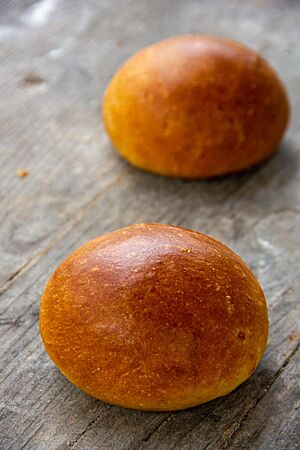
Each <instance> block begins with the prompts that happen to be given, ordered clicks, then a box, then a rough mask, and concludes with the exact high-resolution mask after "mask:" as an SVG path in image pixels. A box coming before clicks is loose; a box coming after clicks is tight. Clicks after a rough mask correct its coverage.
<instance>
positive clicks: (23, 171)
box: [17, 169, 29, 178]
mask: <svg viewBox="0 0 300 450" xmlns="http://www.w3.org/2000/svg"><path fill="white" fill-rule="evenodd" d="M17 175H18V177H20V178H25V177H27V176H28V175H29V172H28V170H26V169H18V170H17Z"/></svg>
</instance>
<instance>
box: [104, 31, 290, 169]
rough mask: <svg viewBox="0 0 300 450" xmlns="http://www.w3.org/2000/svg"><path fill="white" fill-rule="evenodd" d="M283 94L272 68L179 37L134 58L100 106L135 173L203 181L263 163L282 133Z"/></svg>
mask: <svg viewBox="0 0 300 450" xmlns="http://www.w3.org/2000/svg"><path fill="white" fill-rule="evenodd" d="M288 115H289V105H288V100H287V95H286V92H285V89H284V87H283V85H282V83H281V81H280V79H279V78H278V76H277V74H276V73H275V72H274V70H273V69H272V68H271V67H270V65H269V64H268V63H267V62H266V61H265V60H264V59H263V58H262V57H261V56H260V55H258V54H257V53H255V52H254V51H252V50H250V49H248V48H247V47H245V46H243V45H241V44H239V43H236V42H232V41H229V40H227V39H223V38H217V37H208V36H200V35H183V36H177V37H174V38H170V39H166V40H164V41H161V42H158V43H156V44H154V45H151V46H149V47H146V48H144V49H143V50H141V51H139V52H138V53H136V54H135V55H133V56H132V57H131V58H130V59H129V60H128V61H127V62H126V63H125V64H123V66H122V67H121V68H120V69H119V70H118V71H117V73H116V74H115V75H114V77H113V78H112V80H111V82H110V84H109V85H108V87H107V90H106V92H105V94H104V100H103V119H104V123H105V126H106V129H107V132H108V134H109V136H110V138H111V140H112V142H113V144H114V145H115V147H116V148H117V149H118V150H119V152H120V153H121V155H122V156H123V157H124V158H126V159H127V160H128V161H130V162H131V163H132V164H134V165H135V166H137V167H139V168H142V169H144V170H147V171H150V172H156V173H158V174H162V175H168V176H173V177H186V178H205V177H212V176H217V175H223V174H227V173H230V172H236V171H239V170H243V169H247V168H249V167H252V166H253V165H255V164H257V163H259V162H261V161H263V160H264V159H266V158H268V157H269V156H270V155H271V154H272V153H273V152H274V151H275V150H276V148H277V146H278V144H279V142H280V140H281V137H282V135H283V132H284V130H285V128H286V125H287V122H288Z"/></svg>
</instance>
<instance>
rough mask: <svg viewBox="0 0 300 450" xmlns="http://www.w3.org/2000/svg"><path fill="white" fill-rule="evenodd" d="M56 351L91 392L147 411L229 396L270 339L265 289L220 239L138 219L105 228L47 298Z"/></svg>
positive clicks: (43, 327)
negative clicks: (111, 229) (123, 225)
mask: <svg viewBox="0 0 300 450" xmlns="http://www.w3.org/2000/svg"><path fill="white" fill-rule="evenodd" d="M40 331H41V335H42V338H43V342H44V345H45V348H46V351H47V352H48V354H49V356H50V358H51V359H52V360H53V361H54V363H55V364H56V365H57V367H58V368H59V369H60V370H61V371H62V372H63V374H64V375H65V376H66V377H67V378H68V379H69V380H70V381H72V382H73V383H74V384H75V385H76V386H78V387H79V388H80V389H82V390H83V391H85V392H87V393H88V394H90V395H92V396H94V397H96V398H99V399H101V400H104V401H106V402H109V403H113V404H117V405H121V406H124V407H128V408H137V409H145V410H175V409H182V408H187V407H190V406H194V405H198V404H200V403H204V402H207V401H209V400H211V399H214V398H216V397H219V396H223V395H225V394H227V393H229V392H230V391H232V390H233V389H235V388H236V387H237V386H238V385H239V384H240V383H242V382H243V381H245V380H246V379H247V378H249V377H250V375H251V374H252V373H253V371H254V370H255V369H256V367H257V365H258V363H259V361H260V359H261V357H262V355H263V353H264V350H265V347H266V343H267V337H268V313H267V307H266V302H265V298H264V294H263V291H262V289H261V287H260V285H259V284H258V282H257V280H256V279H255V277H254V275H253V274H252V272H251V271H250V269H249V268H248V267H247V266H246V265H245V264H244V262H243V261H242V260H241V259H240V258H239V257H238V256H237V255H236V254H235V253H233V252H232V251H231V250H229V249H228V248H227V247H226V246H225V245H223V244H222V243H221V242H218V241H215V240H214V239H212V238H210V237H207V236H205V235H203V234H200V233H196V232H193V231H190V230H187V229H184V228H179V227H174V226H170V225H160V224H142V225H132V226H129V227H127V228H123V229H120V230H117V231H114V232H112V233H109V234H106V235H103V236H100V237H99V238H98V239H95V240H93V241H91V242H88V243H87V244H85V245H83V246H82V247H80V248H79V249H78V250H76V251H75V252H74V253H72V254H71V255H70V256H69V257H68V258H67V259H66V260H65V261H63V262H62V263H61V265H60V266H59V267H58V268H57V270H56V271H55V272H54V274H53V276H52V278H51V279H50V281H49V283H48V285H47V288H46V289H45V292H44V294H43V297H42V300H41V309H40Z"/></svg>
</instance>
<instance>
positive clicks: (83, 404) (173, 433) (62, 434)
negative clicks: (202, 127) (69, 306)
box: [0, 0, 300, 450]
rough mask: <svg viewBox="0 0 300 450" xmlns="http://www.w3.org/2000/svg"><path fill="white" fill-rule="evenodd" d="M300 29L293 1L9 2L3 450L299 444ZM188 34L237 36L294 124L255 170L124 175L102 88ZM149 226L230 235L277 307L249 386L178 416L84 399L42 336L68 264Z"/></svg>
mask: <svg viewBox="0 0 300 450" xmlns="http://www.w3.org/2000/svg"><path fill="white" fill-rule="evenodd" d="M283 11H284V14H283ZM299 21H300V5H299V3H298V2H291V1H287V0H286V1H284V2H280V1H279V0H278V1H277V0H275V1H273V0H264V1H256V0H252V1H250V2H238V1H237V0H217V1H215V2H211V1H209V0H203V1H201V2H196V1H193V0H188V1H186V2H180V1H179V0H175V1H172V2H171V1H170V0H166V1H164V2H161V1H159V0H154V1H150V0H145V1H144V2H138V1H136V0H126V1H124V2H117V1H116V0H113V1H108V0H104V1H102V2H94V1H93V0H88V1H86V2H81V1H79V0H75V1H72V2H67V1H65V0H62V1H60V2H55V1H51V0H41V1H39V2H34V1H33V0H28V1H24V2H2V3H1V5H0V57H1V65H0V84H1V88H2V89H1V93H2V94H1V105H0V127H1V141H0V201H1V210H0V218H1V219H0V220H1V222H0V230H1V232H0V286H1V291H0V343H1V345H0V355H1V356H0V360H1V370H0V448H1V450H2V449H21V448H25V449H37V450H43V449H45V450H46V449H47V450H51V449H63V450H67V449H81V450H83V449H89V450H90V449H94V448H101V449H117V450H118V449H162V450H164V449H175V448H176V449H196V448H197V449H228V448H233V449H253V448H255V449H261V450H265V449H272V450H273V449H274V450H278V449H280V450H281V449H282V450H283V449H284V450H286V449H296V448H297V445H298V442H299V419H298V414H297V412H298V409H297V408H299V374H298V368H299V352H298V348H299V341H300V330H299V321H300V308H299V295H300V282H299V279H300V265H299V262H300V246H299V243H300V242H299V229H300V171H299V166H300V155H299V146H300V134H299V126H298V123H299V117H300V92H299V89H298V86H299V77H300V73H299V67H300V49H299V46H298V45H297V43H298V41H299V27H298V26H297V25H298V23H299ZM274 30H276V33H275V32H274ZM182 32H200V33H211V34H214V33H217V34H220V35H223V36H227V37H231V38H234V39H238V40H241V41H242V42H244V43H245V44H248V45H250V46H252V47H253V48H255V49H257V50H258V51H261V52H262V53H263V54H264V55H265V56H266V57H267V58H268V59H269V60H270V62H271V63H272V64H273V65H274V66H275V67H276V68H277V70H278V71H279V73H280V74H281V76H282V77H283V79H284V80H285V82H286V84H287V87H288V90H289V94H290V98H291V103H292V107H293V118H292V122H291V127H290V130H289V133H288V135H287V137H286V140H285V143H284V144H283V145H282V148H281V149H280V151H279V152H278V153H277V154H276V155H275V156H274V157H273V158H272V159H271V160H269V161H268V162H266V163H265V164H263V165H262V166H260V167H258V168H257V169H256V170H254V171H250V172H247V173H243V174H239V175H236V176H230V177H226V178H222V179H217V180H211V181H200V182H197V181H182V180H169V179H165V178H161V177H155V176H152V175H150V174H146V173H143V172H140V171H137V170H135V169H133V168H131V167H129V166H128V165H127V164H126V163H125V162H123V161H122V160H121V159H120V158H118V156H117V155H116V153H115V152H114V151H113V150H112V148H111V146H110V144H109V143H108V140H107V138H106V136H105V134H104V130H103V128H102V125H101V123H100V111H99V108H100V107H99V105H100V99H101V93H102V92H103V90H104V88H105V85H106V83H107V81H108V79H109V78H110V76H111V75H112V74H113V72H114V70H115V69H116V68H117V67H118V65H119V64H120V63H121V62H122V61H123V60H124V59H125V58H126V57H127V56H128V55H130V54H131V53H132V52H134V51H135V50H137V49H138V48H140V47H142V46H143V45H146V44H147V43H149V42H153V41H155V40H158V39H161V38H163V37H166V36H169V35H174V34H177V33H182ZM18 170H28V172H29V174H28V176H27V177H24V178H22V177H19V176H18V174H17V171H18ZM146 221H152V222H164V223H173V224H175V225H181V226H186V227H189V228H194V229H196V230H199V231H202V232H204V233H208V234H210V235H212V236H214V237H216V238H218V239H220V240H222V241H223V242H224V243H226V244H227V245H229V246H230V247H232V248H233V249H234V250H235V251H236V252H237V253H239V254H240V255H241V256H242V257H243V259H244V260H245V261H246V262H247V263H248V264H249V265H250V266H251V268H252V269H253V270H254V272H255V273H256V275H257V276H258V278H259V279H260V281H261V283H262V285H263V287H264V290H265V293H266V296H267V300H268V304H269V310H270V321H271V333H270V339H269V345H268V348H267V352H266V354H265V356H264V358H263V361H262V363H261V364H260V366H259V368H258V370H257V371H256V372H255V374H254V375H253V376H252V378H251V379H250V380H249V381H248V382H246V383H244V384H243V385H242V386H240V387H239V388H238V389H237V390H236V391H235V392H233V393H232V394H231V395H229V396H227V397H224V398H220V399H217V400H215V401H213V402H210V403H208V404H206V405H202V406H200V407H198V408H193V409H190V410H186V411H181V412H174V413H159V414H158V413H145V412H138V411H129V410H125V409H120V408H117V407H114V406H110V405H105V404H104V403H101V402H99V401H96V400H94V399H92V398H90V397H88V396H86V395H85V394H83V393H82V392H80V391H79V390H77V389H76V388H75V387H74V386H72V385H71V384H70V383H69V382H68V381H67V380H65V378H64V377H63V376H62V375H61V374H60V373H59V372H58V371H57V370H56V369H55V368H54V367H53V365H52V363H51V362H50V361H49V359H48V357H47V355H46V354H45V352H44V350H43V347H42V344H41V340H40V337H39V332H38V314H39V298H40V295H41V293H42V291H43V288H44V286H45V283H46V281H47V279H48V277H49V276H50V274H51V272H52V271H53V270H54V269H55V267H56V266H57V265H58V264H59V262H60V261H61V260H62V259H63V258H64V257H65V256H66V255H67V254H68V253H69V252H70V251H72V250H73V249H74V248H76V247H77V246H79V245H80V244H81V243H83V242H85V241H87V240H89V239H92V238H94V237H96V236H97V235H99V234H101V233H104V232H107V231H110V230H112V229H116V228H118V227H121V226H125V225H127V224H130V223H137V222H146Z"/></svg>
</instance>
